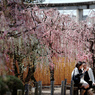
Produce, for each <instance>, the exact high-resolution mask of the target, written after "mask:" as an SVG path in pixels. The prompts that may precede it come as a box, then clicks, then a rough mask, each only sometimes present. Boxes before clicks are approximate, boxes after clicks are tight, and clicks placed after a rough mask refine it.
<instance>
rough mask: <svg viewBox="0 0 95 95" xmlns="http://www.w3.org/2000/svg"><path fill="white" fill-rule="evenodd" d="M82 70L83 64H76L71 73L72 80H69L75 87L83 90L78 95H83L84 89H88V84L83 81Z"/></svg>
mask: <svg viewBox="0 0 95 95" xmlns="http://www.w3.org/2000/svg"><path fill="white" fill-rule="evenodd" d="M82 69H83V63H82V62H81V61H79V62H78V63H77V64H76V66H75V68H74V70H73V71H72V78H71V79H72V80H73V81H74V85H75V86H78V87H79V88H83V89H82V90H81V93H80V95H84V93H85V92H86V89H88V88H89V84H88V83H87V82H86V81H85V80H84V73H85V71H83V70H82Z"/></svg>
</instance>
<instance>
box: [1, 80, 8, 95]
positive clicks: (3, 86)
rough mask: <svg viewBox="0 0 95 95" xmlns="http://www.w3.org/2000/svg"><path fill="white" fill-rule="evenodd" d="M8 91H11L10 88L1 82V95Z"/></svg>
mask: <svg viewBox="0 0 95 95" xmlns="http://www.w3.org/2000/svg"><path fill="white" fill-rule="evenodd" d="M7 91H9V88H8V86H7V85H6V84H5V83H4V82H2V81H1V80H0V95H4V94H5V93H6V92H7Z"/></svg>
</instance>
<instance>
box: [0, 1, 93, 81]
mask: <svg viewBox="0 0 95 95" xmlns="http://www.w3.org/2000/svg"><path fill="white" fill-rule="evenodd" d="M3 7H4V6H3ZM93 28H94V26H93V24H91V23H88V22H87V21H82V22H80V23H77V22H75V21H74V20H73V19H72V18H71V17H70V15H64V14H62V15H61V14H60V13H59V12H58V10H56V9H48V10H45V9H39V8H38V7H37V6H35V7H27V6H26V7H25V6H24V5H22V6H21V5H19V4H18V3H13V2H9V3H8V4H7V7H6V8H5V9H3V8H2V12H1V21H0V29H1V37H0V38H1V40H2V41H1V45H2V46H1V47H2V52H3V53H4V55H5V57H6V59H7V55H8V54H9V55H11V56H12V55H13V56H12V57H13V58H14V61H13V63H14V69H15V75H17V76H18V74H20V75H21V72H22V75H21V76H23V71H24V70H25V69H24V68H26V67H27V70H25V71H28V73H27V77H26V78H25V80H26V81H29V80H30V78H31V77H32V75H31V74H32V72H34V71H35V70H34V71H32V70H33V68H34V65H35V64H38V63H46V64H48V65H49V66H50V70H51V72H52V71H53V70H54V63H53V61H52V58H53V57H56V58H58V57H65V58H66V59H67V58H68V61H69V62H71V61H72V60H76V61H79V60H81V61H84V60H85V59H87V60H86V61H88V62H90V64H92V60H93V59H92V56H93V52H91V51H90V47H91V43H90V42H89V39H90V38H92V37H93V33H92V31H93ZM23 59H26V62H25V61H24V62H23ZM17 63H18V66H19V68H20V70H19V71H20V73H18V74H16V73H17V71H16V64H17ZM65 63H66V62H65ZM23 64H24V65H23ZM31 64H32V65H31ZM93 64H94V63H93ZM32 67H33V68H32ZM30 73H31V74H30ZM21 76H20V78H21V79H22V77H21ZM53 79H54V78H53V75H52V76H51V80H53ZM22 80H23V79H22ZM25 80H23V81H25Z"/></svg>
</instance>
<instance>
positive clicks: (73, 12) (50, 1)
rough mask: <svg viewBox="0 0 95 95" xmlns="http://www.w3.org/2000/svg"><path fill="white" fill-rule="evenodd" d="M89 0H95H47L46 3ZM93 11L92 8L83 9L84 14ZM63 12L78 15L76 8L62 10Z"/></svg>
mask: <svg viewBox="0 0 95 95" xmlns="http://www.w3.org/2000/svg"><path fill="white" fill-rule="evenodd" d="M88 1H94V2H95V0H45V2H44V3H73V2H88ZM91 11H92V9H91V10H88V9H86V10H83V15H88V14H90V12H91ZM61 13H65V14H72V15H76V10H62V11H61Z"/></svg>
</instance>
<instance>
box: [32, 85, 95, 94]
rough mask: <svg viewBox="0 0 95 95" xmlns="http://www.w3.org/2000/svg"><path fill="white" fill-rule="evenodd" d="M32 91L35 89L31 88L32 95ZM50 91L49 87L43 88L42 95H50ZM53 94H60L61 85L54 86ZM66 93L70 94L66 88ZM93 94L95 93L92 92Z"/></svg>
mask: <svg viewBox="0 0 95 95" xmlns="http://www.w3.org/2000/svg"><path fill="white" fill-rule="evenodd" d="M34 91H35V89H34V88H32V92H33V94H32V95H34ZM50 91H51V90H50V88H43V89H42V95H51V92H50ZM32 92H31V93H32ZM54 95H61V87H58V88H54ZM66 95H70V90H66ZM94 95H95V93H94Z"/></svg>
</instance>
